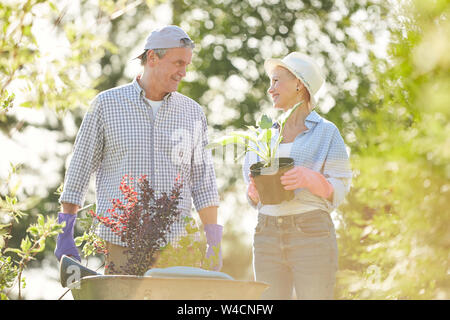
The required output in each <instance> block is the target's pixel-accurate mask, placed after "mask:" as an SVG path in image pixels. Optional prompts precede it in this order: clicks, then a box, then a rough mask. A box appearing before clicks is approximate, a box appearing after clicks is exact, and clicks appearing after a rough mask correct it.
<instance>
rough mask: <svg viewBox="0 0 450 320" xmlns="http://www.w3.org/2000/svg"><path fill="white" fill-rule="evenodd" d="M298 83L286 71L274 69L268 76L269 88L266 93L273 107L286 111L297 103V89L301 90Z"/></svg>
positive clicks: (281, 68)
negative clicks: (270, 98)
mask: <svg viewBox="0 0 450 320" xmlns="http://www.w3.org/2000/svg"><path fill="white" fill-rule="evenodd" d="M301 86H302V84H300V81H299V80H298V79H297V78H296V77H295V76H294V75H293V74H292V73H291V72H290V71H289V70H287V69H285V68H283V67H280V66H278V67H276V68H274V69H273V71H272V73H271V74H270V88H269V90H267V92H268V93H269V94H270V96H271V97H272V100H273V107H274V108H278V109H283V110H285V111H286V110H288V109H289V108H290V107H292V106H293V105H295V104H296V103H297V102H298V101H297V100H298V93H299V91H297V88H299V90H300V89H301Z"/></svg>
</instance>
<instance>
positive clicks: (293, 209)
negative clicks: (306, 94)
mask: <svg viewBox="0 0 450 320" xmlns="http://www.w3.org/2000/svg"><path fill="white" fill-rule="evenodd" d="M305 125H306V127H307V130H305V131H304V132H302V133H300V134H299V135H298V136H297V137H296V138H295V140H294V142H293V144H292V148H291V153H290V155H289V156H290V157H291V158H293V159H294V165H295V166H303V167H306V168H309V169H312V170H314V171H317V172H320V173H321V174H323V175H324V176H325V178H326V179H327V180H328V182H330V184H331V185H332V186H333V189H334V193H333V199H332V201H328V200H327V199H324V198H321V197H319V196H316V195H314V194H312V193H311V192H310V191H309V190H308V189H307V188H300V189H296V190H295V191H294V192H295V197H294V199H293V200H290V201H284V202H282V203H281V204H279V205H262V204H261V203H258V204H257V205H256V206H255V205H254V204H253V202H252V201H251V200H250V199H249V198H248V196H247V199H248V200H249V203H250V204H251V205H252V206H253V207H254V208H257V209H258V211H259V212H260V213H263V214H267V215H277V216H282V215H291V214H300V213H304V212H307V211H311V210H317V209H322V210H325V211H327V212H331V211H333V210H334V209H336V208H337V207H338V206H339V204H341V203H342V202H343V201H344V199H345V196H346V195H347V193H348V192H349V190H350V184H351V179H352V171H351V168H350V161H349V156H348V154H347V150H346V147H345V143H344V140H343V139H342V137H341V134H340V133H339V130H338V128H337V127H336V126H335V125H334V124H333V123H332V122H330V121H328V120H326V119H324V118H322V117H321V116H320V115H319V114H318V113H317V112H315V111H314V110H313V111H311V113H310V114H309V115H308V116H307V117H306V119H305ZM277 138H278V130H276V134H275V135H274V136H273V138H272V144H274V142H275V141H276V139H277ZM258 161H260V159H259V157H258V156H257V155H256V154H255V153H253V152H248V153H247V154H246V156H245V159H244V164H243V175H244V180H245V182H246V183H247V184H248V183H249V178H248V173H249V172H250V166H251V165H252V164H253V163H256V162H258Z"/></svg>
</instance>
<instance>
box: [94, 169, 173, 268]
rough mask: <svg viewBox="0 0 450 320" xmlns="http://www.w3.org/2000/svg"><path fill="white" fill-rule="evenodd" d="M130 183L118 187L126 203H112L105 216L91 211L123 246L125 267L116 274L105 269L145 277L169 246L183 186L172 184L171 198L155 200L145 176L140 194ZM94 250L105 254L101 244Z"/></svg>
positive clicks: (142, 178)
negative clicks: (125, 256) (162, 250)
mask: <svg viewBox="0 0 450 320" xmlns="http://www.w3.org/2000/svg"><path fill="white" fill-rule="evenodd" d="M127 180H128V181H127ZM133 181H134V178H133V177H128V176H127V175H125V176H124V177H123V178H122V182H121V184H120V190H121V191H122V194H123V195H124V198H125V200H126V203H122V202H121V201H120V200H119V199H113V200H112V204H113V206H112V208H111V209H108V215H106V216H100V215H97V214H96V213H95V212H94V211H93V210H91V211H90V214H91V215H92V217H93V218H96V219H97V220H98V221H99V222H100V223H102V224H103V225H105V226H106V227H108V228H110V229H111V231H112V232H113V233H114V234H116V235H117V236H119V237H120V240H121V241H122V242H124V243H125V244H126V249H125V254H126V255H127V263H126V264H125V265H124V266H121V267H120V268H119V270H117V269H116V267H115V266H114V264H113V263H112V262H111V263H110V264H109V265H107V266H106V268H108V270H109V271H110V273H112V274H130V275H144V273H145V272H146V271H147V270H148V269H149V267H150V266H152V265H153V264H154V263H155V262H156V258H157V256H158V253H159V252H160V250H161V248H162V247H164V246H166V245H167V244H168V241H167V239H166V236H167V234H168V233H169V232H170V229H171V226H172V224H173V223H174V222H175V221H176V220H178V219H179V218H180V211H179V210H178V208H177V207H178V203H179V201H180V200H181V199H182V198H181V196H180V195H181V188H182V183H181V182H179V178H177V179H176V180H175V184H174V187H173V189H172V190H171V192H170V194H167V193H164V192H163V193H161V197H160V198H158V199H156V198H155V191H154V190H153V189H152V188H151V187H150V184H149V182H148V180H147V176H145V175H144V176H141V178H139V179H138V180H137V186H138V187H139V189H140V193H139V194H138V192H137V191H135V189H134V188H133V187H132V184H133ZM94 246H96V247H97V252H99V251H100V252H102V253H106V254H107V252H106V250H105V248H104V247H102V243H101V242H94Z"/></svg>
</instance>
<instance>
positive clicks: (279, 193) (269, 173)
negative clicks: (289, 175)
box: [250, 158, 294, 204]
mask: <svg viewBox="0 0 450 320" xmlns="http://www.w3.org/2000/svg"><path fill="white" fill-rule="evenodd" d="M275 161H278V166H276V165H275V166H273V167H272V168H270V167H269V168H265V167H264V162H261V161H260V162H257V163H255V164H253V165H251V166H250V173H251V175H252V177H253V179H254V180H255V184H256V189H257V190H258V194H259V199H260V201H261V203H262V204H280V203H281V202H283V201H286V200H292V199H294V191H293V190H284V187H283V185H282V184H281V181H280V178H281V176H282V175H283V174H284V173H285V172H286V171H288V170H290V169H292V168H293V167H294V159H292V158H276V159H275Z"/></svg>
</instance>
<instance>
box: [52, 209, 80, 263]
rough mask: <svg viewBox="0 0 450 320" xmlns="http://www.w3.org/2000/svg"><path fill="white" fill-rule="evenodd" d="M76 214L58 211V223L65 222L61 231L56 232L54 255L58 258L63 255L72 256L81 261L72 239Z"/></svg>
mask: <svg viewBox="0 0 450 320" xmlns="http://www.w3.org/2000/svg"><path fill="white" fill-rule="evenodd" d="M76 218H77V215H76V214H70V213H62V212H60V213H58V223H63V222H65V223H66V226H65V227H64V228H63V233H60V234H58V239H57V240H56V249H55V256H56V258H57V259H58V261H59V260H61V257H62V256H63V255H66V256H69V257H73V258H75V259H77V260H78V261H80V262H81V258H80V254H79V253H78V249H77V247H76V246H75V241H74V240H73V228H74V227H75V220H76Z"/></svg>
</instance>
